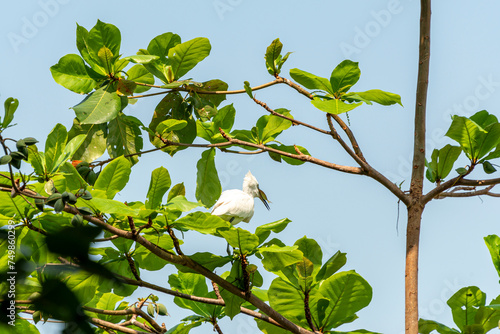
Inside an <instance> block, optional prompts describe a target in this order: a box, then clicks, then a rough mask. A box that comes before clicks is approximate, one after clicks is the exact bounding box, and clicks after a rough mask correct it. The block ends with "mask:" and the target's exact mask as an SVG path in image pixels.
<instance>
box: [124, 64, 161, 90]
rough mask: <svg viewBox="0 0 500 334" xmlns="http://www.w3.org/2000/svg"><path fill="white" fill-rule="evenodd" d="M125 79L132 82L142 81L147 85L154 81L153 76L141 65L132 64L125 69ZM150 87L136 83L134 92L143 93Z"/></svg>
mask: <svg viewBox="0 0 500 334" xmlns="http://www.w3.org/2000/svg"><path fill="white" fill-rule="evenodd" d="M127 79H128V80H130V81H134V82H139V83H144V84H148V85H153V84H154V83H155V78H154V76H153V75H152V74H151V73H150V72H149V71H148V70H147V69H146V68H145V67H144V66H141V65H134V66H132V67H131V68H130V69H129V70H128V71H127ZM150 88H151V87H147V86H141V85H137V86H136V88H135V90H134V93H136V94H138V93H143V92H145V91H147V90H149V89H150Z"/></svg>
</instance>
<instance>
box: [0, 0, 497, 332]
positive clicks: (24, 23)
mask: <svg viewBox="0 0 500 334" xmlns="http://www.w3.org/2000/svg"><path fill="white" fill-rule="evenodd" d="M499 10H500V5H499V4H498V2H496V1H493V0H490V1H480V2H475V3H474V4H469V3H466V2H457V1H450V0H448V1H444V0H442V1H434V7H433V21H432V36H431V43H432V46H431V76H430V84H429V98H428V122H427V129H428V131H427V137H428V145H427V147H428V149H433V148H436V147H442V146H444V145H445V144H446V143H448V142H449V140H448V139H447V138H445V137H444V136H443V135H444V133H445V132H446V130H447V128H448V126H449V123H450V115H452V114H456V113H460V114H463V115H471V114H473V113H474V112H476V111H479V110H482V109H486V110H488V111H489V112H491V113H494V114H496V115H497V117H499V116H500V111H499V108H498V104H499V101H500V64H499V57H498V55H499V54H500V49H499V48H500V44H499V43H498V42H497V38H498V32H499V30H500V21H499V20H498V12H499ZM418 15H419V2H418V1H416V0H399V1H397V0H373V1H359V0H358V1H356V0H354V1H348V2H347V1H342V2H341V1H329V2H327V1H309V2H305V1H273V2H270V1H249V0H210V1H201V0H196V1H182V2H181V1H177V2H173V1H148V2H143V3H141V2H137V1H134V2H132V1H114V0H108V1H85V2H77V1H70V0H64V1H63V0H41V1H22V2H15V1H12V2H9V3H8V4H4V6H3V10H2V11H1V13H0V31H1V39H0V50H1V54H2V57H1V62H0V75H1V77H2V80H1V82H0V99H1V100H2V101H3V100H5V99H6V98H7V97H9V96H13V97H16V98H18V99H19V100H20V107H19V109H18V111H17V115H16V121H17V123H18V124H19V125H18V127H17V128H15V129H14V130H12V131H10V132H7V133H6V135H12V136H14V137H16V136H18V137H23V136H34V137H36V138H38V139H40V140H41V141H42V142H43V140H44V138H45V137H46V136H47V134H48V133H49V131H50V130H51V129H52V127H53V126H54V125H55V122H59V123H62V124H64V125H65V126H66V127H67V128H68V129H69V128H70V127H71V124H72V119H73V118H74V113H73V111H72V110H70V109H69V108H70V107H71V106H73V105H75V104H77V103H78V102H79V101H80V100H81V99H82V96H78V95H76V94H74V93H71V92H70V91H68V90H66V89H64V88H63V87H61V86H59V85H57V84H56V83H55V82H54V81H53V79H52V77H51V74H50V71H49V67H50V66H52V65H54V64H55V63H57V61H58V60H59V58H60V57H62V56H63V55H65V54H68V53H77V49H76V46H75V28H76V22H78V24H80V25H83V26H84V27H86V28H87V29H90V28H91V27H92V26H93V25H94V24H95V23H96V21H97V19H100V20H102V21H104V22H107V23H112V24H114V25H116V26H117V27H118V28H119V29H120V30H121V33H122V46H121V52H122V53H123V55H132V54H135V53H136V51H137V50H138V49H139V48H145V47H146V46H147V45H148V43H149V41H150V40H151V39H152V38H153V37H155V36H157V35H159V34H161V33H164V32H168V31H171V32H174V33H177V34H179V35H180V36H181V38H182V40H183V41H186V40H189V39H191V38H194V37H199V36H203V37H207V38H209V39H210V42H211V44H212V52H211V55H210V56H209V57H208V58H207V59H206V60H205V61H203V62H202V63H200V64H199V65H198V66H197V67H196V69H195V70H193V71H192V72H190V75H191V76H192V77H193V78H194V79H196V80H197V81H203V80H208V79H212V78H219V79H222V80H224V81H226V82H228V83H229V86H230V89H240V88H242V87H243V81H245V80H248V81H250V82H251V83H252V85H257V84H262V83H265V82H267V81H270V80H271V79H272V78H271V77H270V76H269V75H268V74H267V71H266V69H265V66H264V59H263V56H264V52H265V49H266V47H267V46H268V45H269V44H270V42H271V41H272V40H273V39H275V38H277V37H279V38H280V40H281V41H282V42H283V44H284V51H293V52H294V53H293V54H292V55H291V56H290V58H289V60H288V62H287V64H286V65H285V67H284V71H283V75H285V76H288V70H289V69H290V68H294V67H297V68H300V69H303V70H305V71H308V72H311V73H315V74H317V75H320V76H329V74H330V73H331V71H332V69H333V68H334V67H335V66H336V65H337V64H338V63H339V62H341V61H342V60H343V59H346V58H349V59H352V60H354V61H359V64H360V68H361V72H362V75H361V80H360V81H359V83H358V84H357V85H356V86H355V91H362V90H367V89H372V88H378V89H383V90H386V91H390V92H394V93H398V94H400V95H401V97H402V101H403V105H404V108H402V107H400V106H392V107H382V106H379V105H375V106H362V107H360V108H358V109H356V110H355V111H353V112H351V113H350V122H351V126H352V129H353V131H354V133H355V135H356V136H357V139H358V141H359V143H360V145H361V148H362V149H363V151H364V154H365V156H366V158H367V159H368V161H369V162H370V163H371V164H372V165H373V166H374V167H375V168H377V169H378V170H379V171H380V172H383V173H386V174H387V175H388V176H390V178H391V179H392V180H393V181H394V182H398V183H399V182H401V181H403V180H408V179H409V172H410V169H409V164H410V160H409V158H410V157H411V149H412V132H413V109H414V97H415V86H416V71H417V56H418V52H417V47H418ZM257 97H258V98H259V99H261V100H263V101H264V102H266V103H268V104H269V105H270V106H271V107H273V108H279V107H284V108H288V109H290V110H291V111H292V114H293V115H294V117H296V118H297V119H300V120H302V121H306V122H309V123H312V124H315V125H317V126H320V127H323V128H325V127H326V124H325V122H324V115H323V113H322V112H320V111H318V110H316V109H314V108H313V106H312V105H311V104H310V102H309V101H307V100H306V99H304V98H303V97H302V96H299V95H298V94H296V93H295V92H294V91H293V90H291V89H288V88H287V87H284V86H283V87H272V88H270V89H267V90H265V91H259V92H258V93H257ZM158 102H159V99H155V98H151V99H149V100H143V101H139V103H138V104H137V105H136V106H133V107H128V108H127V109H126V110H125V112H126V113H128V114H131V115H134V116H136V117H138V118H140V119H141V120H143V121H144V123H146V124H148V123H149V120H150V118H151V115H152V112H153V109H154V106H155V105H156V104H157V103H158ZM228 103H234V104H235V107H236V110H237V122H236V124H235V128H245V127H248V126H249V125H250V124H254V122H255V120H256V119H257V118H258V117H260V116H261V115H263V114H264V111H263V110H262V109H259V108H258V107H257V106H256V105H254V104H251V103H250V102H249V99H248V97H245V96H233V97H230V99H229V101H228ZM280 140H281V141H282V142H284V143H287V144H298V145H301V146H304V147H306V148H307V149H308V150H309V152H310V153H311V154H312V155H314V156H317V157H320V158H323V159H325V160H328V161H332V162H335V163H339V164H353V162H352V161H350V160H349V158H348V157H347V156H346V154H345V153H343V152H342V150H341V148H340V146H339V145H337V144H336V143H335V142H333V141H332V140H331V139H330V138H327V137H326V136H323V137H322V136H319V135H316V134H312V135H311V134H309V132H307V131H305V130H304V129H301V128H298V127H294V128H293V129H291V131H289V133H288V134H284V135H282V136H281V139H280ZM146 141H147V140H146ZM41 147H43V146H41ZM200 154H201V151H199V150H197V149H192V150H185V151H183V152H182V153H179V154H178V155H176V156H175V157H174V158H173V159H172V158H170V157H168V156H167V155H161V154H155V155H151V156H147V157H144V158H143V159H142V160H141V162H140V163H139V165H138V166H136V167H135V168H134V171H133V173H132V179H131V182H130V185H129V187H128V188H126V190H125V191H123V192H122V194H121V196H120V197H117V199H121V200H144V199H145V195H146V191H147V187H148V184H149V175H150V172H151V170H152V166H154V167H157V166H160V165H163V166H164V167H166V168H167V169H168V170H169V171H170V174H171V176H172V178H173V181H174V182H175V183H177V182H181V181H184V182H185V185H186V187H187V190H188V197H189V198H190V199H191V200H194V190H195V186H196V185H195V182H196V169H195V168H196V161H197V160H198V159H199V157H200ZM429 155H430V151H428V156H429ZM216 162H217V167H218V169H219V173H220V175H221V181H222V182H223V187H224V189H229V188H240V187H241V182H242V179H243V176H244V175H245V173H246V172H247V171H248V170H251V171H252V173H253V174H254V175H255V176H256V177H257V179H258V180H259V182H260V185H261V187H262V189H264V190H265V191H266V193H267V194H268V197H269V198H270V200H271V201H272V208H271V211H267V210H265V208H264V207H263V206H262V205H260V204H256V214H255V216H254V218H253V219H252V221H251V222H250V224H249V225H248V226H243V227H244V228H248V229H250V230H251V231H253V229H254V228H255V227H256V226H258V225H261V224H264V223H267V222H271V221H274V220H277V219H280V218H284V217H288V218H290V219H291V220H292V221H293V223H292V224H291V225H289V227H288V228H287V230H285V231H284V232H283V233H282V234H281V237H282V238H283V240H284V241H285V242H286V243H287V244H293V242H294V241H295V240H296V239H298V238H300V237H302V236H304V235H307V236H308V237H310V238H314V239H316V240H317V241H318V242H319V244H320V245H321V246H323V252H324V256H325V258H326V257H329V256H331V255H332V254H333V253H334V252H336V251H337V250H338V249H340V250H341V251H343V252H347V256H348V264H347V266H346V267H345V269H355V270H356V271H357V272H359V273H360V274H361V275H362V276H363V277H364V278H365V279H367V281H368V282H369V283H370V284H371V285H372V287H373V291H374V295H373V300H372V303H371V304H370V306H368V307H367V308H366V309H364V310H363V311H361V312H359V314H358V315H359V317H360V318H359V319H358V320H356V321H355V322H354V323H353V324H350V325H348V326H344V327H342V328H340V329H341V330H348V329H355V328H365V329H369V330H373V331H379V332H383V333H402V332H403V328H404V252H405V219H406V210H405V207H404V206H403V205H401V206H400V220H399V233H397V230H396V219H397V209H398V205H397V201H396V199H395V197H393V196H392V194H390V193H389V192H388V191H387V190H385V188H383V187H382V186H380V185H378V184H377V183H376V182H374V181H373V180H371V179H368V178H366V177H359V176H352V175H344V174H340V173H338V172H334V171H330V170H326V169H322V168H320V167H317V166H314V165H307V164H306V165H302V166H299V167H293V166H290V165H286V164H284V163H283V164H278V163H276V162H273V161H271V160H270V159H269V157H267V156H264V155H262V156H257V157H254V158H251V159H250V158H245V157H241V156H239V155H238V156H236V155H224V154H222V153H218V154H217V157H216ZM456 167H458V166H456ZM477 177H478V178H480V177H482V175H481V174H478V176H477ZM431 186H432V185H430V184H427V185H426V189H427V190H429V189H431ZM403 187H408V181H406V182H405V183H404V184H403ZM498 207H499V202H498V199H496V200H495V199H492V198H481V199H479V198H472V199H446V200H439V201H434V202H432V203H431V204H430V205H428V207H427V208H426V211H425V215H424V221H423V225H422V235H421V257H420V310H421V314H420V315H421V316H422V317H426V318H429V319H433V320H437V321H440V322H443V323H446V324H448V325H451V324H452V321H451V315H450V313H449V310H448V309H447V307H445V306H446V300H447V299H448V298H449V297H450V296H451V294H452V293H454V292H455V291H456V290H458V288H460V287H462V286H467V285H477V286H479V287H480V288H481V289H482V290H483V291H485V292H486V293H487V294H488V298H487V300H488V302H489V301H490V300H491V299H492V298H494V297H496V296H497V295H498V294H499V293H500V289H499V285H498V276H497V274H496V272H495V270H494V268H493V265H492V263H491V260H490V257H489V253H488V251H487V248H486V246H485V244H484V241H483V237H485V236H487V235H489V234H498V233H499V232H500V229H499V219H498ZM190 238H193V239H190V240H197V239H195V236H194V235H190ZM199 240H202V239H199ZM185 247H186V249H187V253H189V251H190V250H191V251H193V252H195V251H197V250H199V247H197V244H196V242H191V243H190V242H189V240H188V243H187V245H186V246H185ZM209 247H210V248H211V249H212V250H213V251H216V252H219V253H222V252H223V251H224V247H225V245H223V243H222V242H219V244H214V245H209ZM271 279H272V277H271V276H268V277H266V280H267V284H269V283H270V281H271ZM150 280H156V283H157V284H160V285H162V284H164V285H166V284H167V283H166V276H165V274H163V275H161V274H157V273H155V274H153V275H152V276H151V277H150ZM137 296H139V295H138V294H136V295H134V297H137ZM160 298H161V300H162V301H163V302H165V303H166V304H167V305H170V306H169V312H170V313H171V314H172V316H171V317H168V318H165V320H163V321H165V323H166V325H167V327H171V326H173V325H174V324H175V323H176V321H177V320H178V319H180V318H181V316H183V315H185V314H186V313H185V312H183V311H178V310H177V309H174V308H173V307H172V306H171V304H170V303H167V301H168V300H171V298H170V297H168V296H165V295H160ZM252 322H253V321H251V320H249V319H247V317H245V316H242V315H240V316H238V317H237V318H235V320H234V321H233V323H229V322H223V324H222V330H223V331H224V332H227V333H242V334H246V333H254V332H257V329H255V327H253V326H251V325H249V324H251V323H252ZM53 328H54V327H47V329H45V331H44V332H45V333H51V332H52V331H53ZM210 330H211V329H210V328H208V327H204V328H203V329H202V330H198V331H197V332H199V333H201V332H207V331H210ZM496 331H497V332H500V331H498V330H496Z"/></svg>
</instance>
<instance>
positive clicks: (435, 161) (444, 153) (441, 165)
mask: <svg viewBox="0 0 500 334" xmlns="http://www.w3.org/2000/svg"><path fill="white" fill-rule="evenodd" d="M460 153H462V149H461V148H460V147H458V146H452V145H450V144H448V145H446V146H445V147H443V148H442V149H440V150H438V149H434V151H433V152H432V156H431V159H432V160H431V162H429V163H427V167H428V171H427V172H426V176H427V178H428V179H429V181H431V182H437V181H441V180H443V179H444V178H445V177H446V176H448V174H450V172H451V170H452V169H453V164H454V163H455V161H457V159H458V157H459V156H460Z"/></svg>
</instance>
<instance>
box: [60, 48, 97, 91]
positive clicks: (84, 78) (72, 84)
mask: <svg viewBox="0 0 500 334" xmlns="http://www.w3.org/2000/svg"><path fill="white" fill-rule="evenodd" d="M50 72H51V73H52V77H53V78H54V80H55V81H56V82H57V83H58V84H60V85H61V86H63V87H64V88H67V89H69V90H71V91H72V92H75V93H78V94H87V93H89V92H91V91H92V90H93V89H94V88H95V87H96V85H97V81H96V79H98V76H97V74H96V73H94V71H93V70H92V69H91V68H89V67H87V66H86V65H85V63H84V62H83V59H82V58H81V57H80V56H78V55H75V54H68V55H65V56H64V57H62V58H61V59H59V62H58V63H57V64H56V65H54V66H52V67H51V68H50ZM104 78H105V77H104V76H101V79H104Z"/></svg>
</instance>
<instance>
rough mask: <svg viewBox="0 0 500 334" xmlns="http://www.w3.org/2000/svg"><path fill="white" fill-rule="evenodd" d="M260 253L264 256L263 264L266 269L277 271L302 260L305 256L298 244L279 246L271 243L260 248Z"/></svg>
mask: <svg viewBox="0 0 500 334" xmlns="http://www.w3.org/2000/svg"><path fill="white" fill-rule="evenodd" d="M259 253H260V254H261V255H262V256H263V259H262V265H263V266H264V269H266V270H267V271H271V272H277V271H279V270H281V269H283V268H285V267H287V266H290V265H292V264H295V263H297V262H299V261H301V260H302V258H303V254H302V252H301V251H300V250H298V247H297V246H285V247H279V246H277V245H271V246H269V247H262V248H260V249H259Z"/></svg>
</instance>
